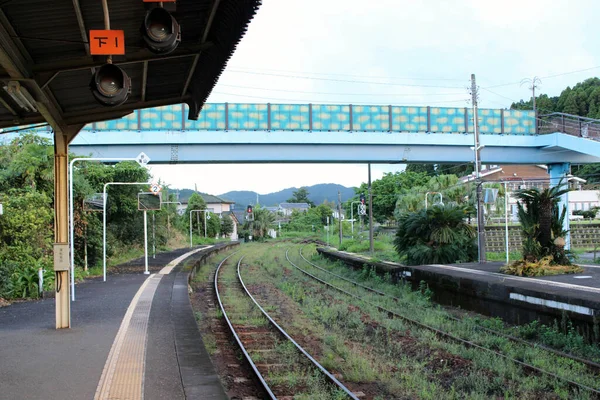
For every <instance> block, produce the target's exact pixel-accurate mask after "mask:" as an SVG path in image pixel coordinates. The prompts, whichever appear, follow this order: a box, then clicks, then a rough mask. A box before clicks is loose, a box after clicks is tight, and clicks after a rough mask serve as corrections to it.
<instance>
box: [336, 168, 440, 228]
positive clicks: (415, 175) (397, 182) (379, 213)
mask: <svg viewBox="0 0 600 400" xmlns="http://www.w3.org/2000/svg"><path fill="white" fill-rule="evenodd" d="M428 180H429V176H428V175H427V174H426V173H424V172H409V171H404V172H394V173H385V174H383V177H382V178H381V179H377V180H375V181H373V182H372V184H371V187H372V191H373V218H374V219H375V220H376V221H377V222H379V223H383V222H385V221H387V220H390V219H394V210H395V208H396V201H397V199H398V197H399V196H401V195H402V194H404V193H407V192H409V191H410V190H411V189H412V188H414V187H416V186H421V185H423V184H425V182H427V181H428ZM368 190H369V188H368V186H367V184H366V183H364V182H363V183H362V184H361V185H360V187H359V188H357V189H355V192H356V195H355V196H354V198H352V199H350V200H348V202H347V205H348V207H347V208H346V210H347V211H346V212H347V213H350V209H349V206H350V204H351V203H352V202H353V201H358V200H359V197H360V194H361V193H364V194H365V196H366V197H368V196H367V193H368ZM367 201H368V199H367ZM354 214H356V209H354Z"/></svg>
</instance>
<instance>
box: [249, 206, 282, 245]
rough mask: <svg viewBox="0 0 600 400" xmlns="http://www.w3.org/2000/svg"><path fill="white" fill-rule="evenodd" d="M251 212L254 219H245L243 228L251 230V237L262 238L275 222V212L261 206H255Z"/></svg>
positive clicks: (264, 237)
mask: <svg viewBox="0 0 600 400" xmlns="http://www.w3.org/2000/svg"><path fill="white" fill-rule="evenodd" d="M253 213H254V221H246V223H245V224H244V229H246V230H250V231H251V232H252V236H253V239H256V240H264V239H266V237H267V234H268V232H269V229H270V228H271V225H272V224H273V223H274V222H275V214H273V213H272V212H270V211H269V210H267V209H266V208H261V207H255V208H254V210H253Z"/></svg>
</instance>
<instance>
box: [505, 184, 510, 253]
mask: <svg viewBox="0 0 600 400" xmlns="http://www.w3.org/2000/svg"><path fill="white" fill-rule="evenodd" d="M504 226H505V228H506V229H505V230H506V232H505V238H504V240H505V241H506V265H508V263H509V255H508V254H509V253H508V252H509V250H510V248H509V245H508V184H507V183H506V182H504Z"/></svg>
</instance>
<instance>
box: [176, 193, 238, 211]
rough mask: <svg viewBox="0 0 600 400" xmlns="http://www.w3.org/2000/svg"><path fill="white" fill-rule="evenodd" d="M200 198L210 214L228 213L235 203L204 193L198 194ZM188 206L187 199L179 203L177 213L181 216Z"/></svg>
mask: <svg viewBox="0 0 600 400" xmlns="http://www.w3.org/2000/svg"><path fill="white" fill-rule="evenodd" d="M198 194H199V195H200V196H202V199H203V200H204V202H205V203H206V208H207V209H208V210H210V212H212V213H215V214H222V213H224V212H229V211H231V210H232V209H233V208H234V204H235V201H231V200H226V199H223V198H221V197H218V196H213V195H212V194H206V193H198ZM187 206H188V199H185V200H183V201H181V204H178V205H177V211H178V212H179V214H180V215H183V213H184V212H185V210H186V209H187Z"/></svg>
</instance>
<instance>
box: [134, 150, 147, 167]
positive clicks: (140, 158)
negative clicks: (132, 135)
mask: <svg viewBox="0 0 600 400" xmlns="http://www.w3.org/2000/svg"><path fill="white" fill-rule="evenodd" d="M135 161H137V162H138V164H140V166H142V167H145V166H146V164H148V163H149V162H150V157H148V156H147V155H146V153H144V152H143V151H142V152H141V153H140V154H138V156H137V157H136V158H135Z"/></svg>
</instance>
